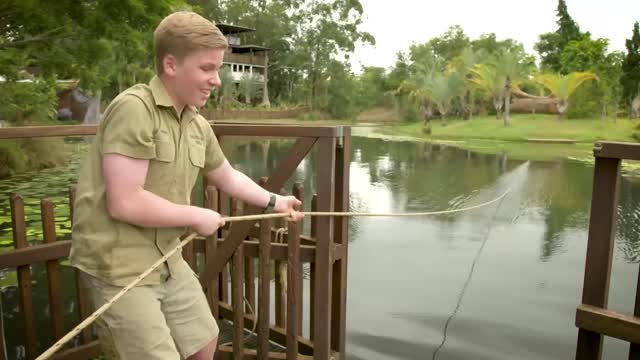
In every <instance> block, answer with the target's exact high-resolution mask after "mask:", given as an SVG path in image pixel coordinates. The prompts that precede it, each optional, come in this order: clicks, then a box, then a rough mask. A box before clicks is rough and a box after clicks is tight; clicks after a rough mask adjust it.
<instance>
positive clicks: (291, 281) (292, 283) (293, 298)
mask: <svg viewBox="0 0 640 360" xmlns="http://www.w3.org/2000/svg"><path fill="white" fill-rule="evenodd" d="M300 224H301V222H292V221H291V222H289V226H288V235H289V239H288V244H287V248H288V252H287V267H288V268H287V284H288V285H287V360H295V359H297V358H298V334H299V333H300V329H299V326H300V323H299V321H300V319H299V315H300V308H301V305H302V304H301V301H300V300H301V299H300V289H299V285H300V283H299V281H300V278H301V277H302V276H301V275H302V274H301V272H302V267H301V266H300Z"/></svg>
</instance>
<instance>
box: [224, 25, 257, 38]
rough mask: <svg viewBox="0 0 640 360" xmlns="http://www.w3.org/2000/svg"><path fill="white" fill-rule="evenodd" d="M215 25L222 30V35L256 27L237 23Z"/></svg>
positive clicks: (247, 30) (246, 30) (248, 30)
mask: <svg viewBox="0 0 640 360" xmlns="http://www.w3.org/2000/svg"><path fill="white" fill-rule="evenodd" d="M216 26H217V27H218V29H220V31H222V33H223V34H224V35H228V34H239V33H243V32H251V31H256V29H253V28H250V27H246V26H239V25H231V24H216Z"/></svg>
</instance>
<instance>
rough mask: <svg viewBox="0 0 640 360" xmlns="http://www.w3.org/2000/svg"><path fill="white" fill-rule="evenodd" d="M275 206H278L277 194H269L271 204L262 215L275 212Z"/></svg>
mask: <svg viewBox="0 0 640 360" xmlns="http://www.w3.org/2000/svg"><path fill="white" fill-rule="evenodd" d="M274 206H276V194H274V193H269V203H268V204H267V207H265V208H264V210H262V213H263V214H269V213H271V212H273V207H274Z"/></svg>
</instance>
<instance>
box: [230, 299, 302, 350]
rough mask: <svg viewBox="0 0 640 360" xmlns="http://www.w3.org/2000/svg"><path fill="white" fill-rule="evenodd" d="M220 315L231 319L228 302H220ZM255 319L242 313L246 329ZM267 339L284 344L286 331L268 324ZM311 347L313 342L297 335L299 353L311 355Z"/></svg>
mask: <svg viewBox="0 0 640 360" xmlns="http://www.w3.org/2000/svg"><path fill="white" fill-rule="evenodd" d="M220 315H221V316H222V317H223V318H224V319H233V316H234V314H233V310H232V308H231V306H230V305H229V304H225V303H220ZM254 321H255V318H254V317H253V316H251V315H249V314H245V315H244V327H245V328H248V329H252V328H253V322H254ZM269 339H271V341H273V342H275V343H277V344H280V345H282V346H286V343H287V332H286V330H285V329H283V328H281V327H279V326H274V325H271V326H269ZM313 349H314V344H313V343H312V342H311V341H309V340H307V339H305V338H303V337H301V336H300V337H298V350H299V352H300V354H304V355H312V354H313Z"/></svg>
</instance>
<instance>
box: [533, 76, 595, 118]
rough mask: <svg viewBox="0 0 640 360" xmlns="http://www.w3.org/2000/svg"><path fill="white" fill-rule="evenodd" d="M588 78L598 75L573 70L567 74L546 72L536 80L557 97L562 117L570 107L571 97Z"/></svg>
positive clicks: (593, 78)
mask: <svg viewBox="0 0 640 360" xmlns="http://www.w3.org/2000/svg"><path fill="white" fill-rule="evenodd" d="M588 80H598V77H597V76H596V75H595V74H593V73H590V72H572V73H570V74H567V75H560V74H557V73H546V74H541V75H538V76H537V77H536V81H537V82H539V83H540V84H542V85H543V86H544V87H545V88H546V89H547V90H549V92H550V93H551V95H552V96H553V97H555V98H556V99H557V104H556V107H557V109H558V113H559V116H560V117H561V116H562V115H563V114H564V113H565V111H566V110H567V108H568V107H569V97H571V95H572V94H573V93H574V92H575V91H576V89H577V88H578V87H579V86H580V85H582V84H583V83H584V82H585V81H588Z"/></svg>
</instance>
